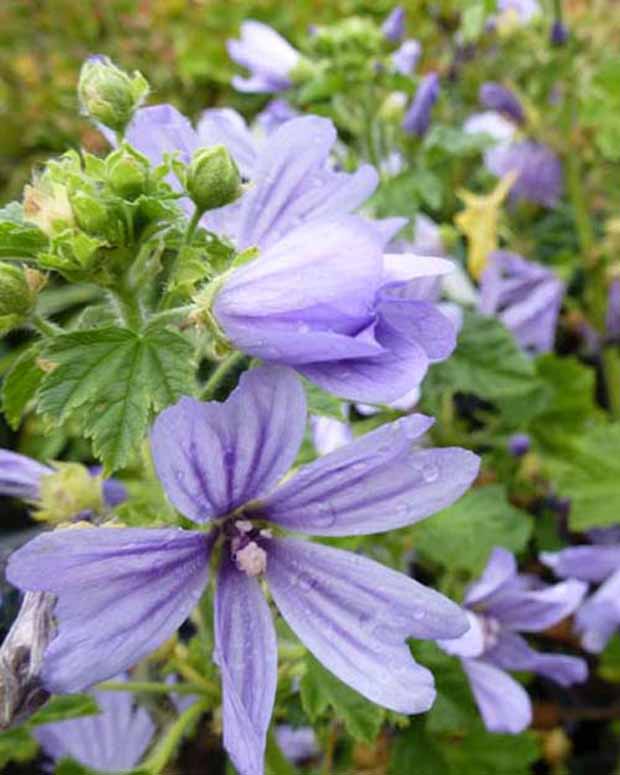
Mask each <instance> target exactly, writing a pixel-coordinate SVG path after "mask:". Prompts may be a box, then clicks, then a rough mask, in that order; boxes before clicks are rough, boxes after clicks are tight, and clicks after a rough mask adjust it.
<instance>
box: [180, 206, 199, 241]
mask: <svg viewBox="0 0 620 775" xmlns="http://www.w3.org/2000/svg"><path fill="white" fill-rule="evenodd" d="M203 215H204V212H203V211H202V210H199V209H198V208H196V209H195V210H194V214H193V215H192V217H191V220H190V222H189V224H188V226H187V231H186V232H185V236H184V237H183V245H182V247H183V246H184V245H189V243H190V242H191V241H192V237H193V236H194V234H195V232H196V229H197V228H198V224H199V223H200V219H201V218H202V216H203Z"/></svg>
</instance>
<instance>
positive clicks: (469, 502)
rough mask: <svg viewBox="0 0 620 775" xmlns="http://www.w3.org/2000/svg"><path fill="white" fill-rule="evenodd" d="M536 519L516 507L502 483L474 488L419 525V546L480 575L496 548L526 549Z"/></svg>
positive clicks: (440, 559)
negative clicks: (507, 495) (509, 499)
mask: <svg viewBox="0 0 620 775" xmlns="http://www.w3.org/2000/svg"><path fill="white" fill-rule="evenodd" d="M531 532H532V518H531V517H530V515H529V514H526V513H525V512H523V511H520V510H519V509H517V508H515V507H514V506H513V505H512V504H511V503H510V502H509V501H508V499H507V497H506V490H505V488H504V486H503V485H501V484H491V485H488V486H486V487H479V488H477V489H475V490H470V492H468V493H467V494H466V495H464V496H463V497H462V498H461V499H460V500H459V501H458V502H457V503H455V504H454V505H453V506H450V507H449V508H447V509H444V510H443V511H441V512H440V513H439V514H436V515H435V516H434V517H433V518H432V519H427V520H425V521H424V522H421V523H420V524H418V525H416V526H415V528H414V529H413V540H414V545H415V547H416V549H418V550H419V551H420V552H421V553H422V555H424V556H426V557H428V558H429V559H431V560H433V561H435V562H437V563H439V564H441V565H443V566H446V567H449V568H450V569H451V570H454V569H462V570H465V571H468V572H469V573H471V575H477V574H478V573H479V572H480V571H482V570H483V568H484V565H485V563H486V561H487V560H488V557H489V554H490V552H491V550H492V549H493V547H495V546H503V547H505V548H506V549H509V550H510V551H511V552H519V551H521V550H522V549H524V548H525V545H526V544H527V541H528V539H529V537H530V534H531Z"/></svg>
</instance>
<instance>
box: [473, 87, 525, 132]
mask: <svg viewBox="0 0 620 775" xmlns="http://www.w3.org/2000/svg"><path fill="white" fill-rule="evenodd" d="M478 96H479V99H480V102H481V103H482V105H483V106H484V107H485V108H487V109H488V110H495V111H497V112H498V113H503V114H504V115H506V116H508V117H509V118H511V119H512V120H513V121H514V122H515V124H522V123H523V121H524V120H525V114H524V113H523V107H522V106H521V103H520V102H519V100H518V99H517V98H516V97H515V95H514V94H513V93H512V92H511V91H510V89H507V88H506V87H505V86H502V85H501V84H500V83H496V82H495V81H488V82H487V83H483V84H482V86H481V87H480V92H479V95H478Z"/></svg>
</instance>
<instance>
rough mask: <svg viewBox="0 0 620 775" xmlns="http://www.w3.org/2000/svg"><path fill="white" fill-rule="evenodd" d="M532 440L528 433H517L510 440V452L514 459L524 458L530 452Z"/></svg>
mask: <svg viewBox="0 0 620 775" xmlns="http://www.w3.org/2000/svg"><path fill="white" fill-rule="evenodd" d="M530 446H531V440H530V437H529V436H528V435H527V433H515V434H514V435H513V436H511V437H510V438H509V439H508V450H509V452H510V454H511V455H513V456H514V457H523V455H526V454H527V453H528V452H529V451H530Z"/></svg>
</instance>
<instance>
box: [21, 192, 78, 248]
mask: <svg viewBox="0 0 620 775" xmlns="http://www.w3.org/2000/svg"><path fill="white" fill-rule="evenodd" d="M24 219H25V220H26V221H28V222H29V223H34V224H35V226H38V227H39V229H41V231H42V232H43V233H44V234H46V235H47V236H48V237H52V236H54V235H55V234H56V233H58V232H59V231H62V230H63V229H66V228H67V227H69V226H73V223H74V217H73V210H72V208H71V202H70V201H69V196H68V194H67V189H66V187H65V186H61V185H60V184H59V183H50V182H46V181H44V180H38V181H35V183H34V185H32V186H26V187H25V189H24Z"/></svg>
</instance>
